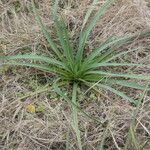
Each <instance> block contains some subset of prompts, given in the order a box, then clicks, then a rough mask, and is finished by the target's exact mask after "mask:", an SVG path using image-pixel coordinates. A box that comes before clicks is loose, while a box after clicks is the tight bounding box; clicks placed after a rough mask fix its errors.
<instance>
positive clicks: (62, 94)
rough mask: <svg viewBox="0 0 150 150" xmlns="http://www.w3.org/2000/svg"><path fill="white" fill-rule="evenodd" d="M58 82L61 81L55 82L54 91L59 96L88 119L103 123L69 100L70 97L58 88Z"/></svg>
mask: <svg viewBox="0 0 150 150" xmlns="http://www.w3.org/2000/svg"><path fill="white" fill-rule="evenodd" d="M58 81H59V79H58V80H56V81H55V82H54V84H53V87H54V91H55V92H56V93H57V94H58V95H60V96H61V97H62V98H63V99H64V100H65V101H66V102H68V103H69V104H70V106H72V107H75V108H76V109H77V110H78V111H79V112H81V113H83V114H84V115H85V116H86V117H88V118H89V119H91V120H93V121H96V122H99V123H101V122H100V120H99V119H96V118H95V117H92V116H90V115H88V114H87V113H86V112H84V111H83V110H82V109H81V108H80V107H79V106H77V105H76V104H75V103H74V102H72V101H71V100H70V99H69V98H68V96H66V95H65V94H64V93H63V92H62V91H61V90H60V88H59V87H58V84H57V82H58Z"/></svg>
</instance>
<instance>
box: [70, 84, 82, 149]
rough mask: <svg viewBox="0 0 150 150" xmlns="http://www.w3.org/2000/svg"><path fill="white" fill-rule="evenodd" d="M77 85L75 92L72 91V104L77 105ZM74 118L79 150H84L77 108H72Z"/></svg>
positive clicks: (75, 85)
mask: <svg viewBox="0 0 150 150" xmlns="http://www.w3.org/2000/svg"><path fill="white" fill-rule="evenodd" d="M77 87H78V85H77V83H74V84H73V91H72V102H73V103H74V104H76V105H77ZM72 117H73V124H72V126H73V128H74V130H75V133H76V136H77V141H78V147H79V150H82V142H81V136H80V130H79V121H78V109H76V108H75V107H72Z"/></svg>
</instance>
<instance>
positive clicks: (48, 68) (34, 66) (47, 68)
mask: <svg viewBox="0 0 150 150" xmlns="http://www.w3.org/2000/svg"><path fill="white" fill-rule="evenodd" d="M3 65H12V66H26V67H32V68H36V69H39V70H42V71H45V72H48V73H53V74H55V70H54V69H51V68H50V67H48V66H45V65H40V64H32V63H19V62H14V61H13V62H6V63H3Z"/></svg>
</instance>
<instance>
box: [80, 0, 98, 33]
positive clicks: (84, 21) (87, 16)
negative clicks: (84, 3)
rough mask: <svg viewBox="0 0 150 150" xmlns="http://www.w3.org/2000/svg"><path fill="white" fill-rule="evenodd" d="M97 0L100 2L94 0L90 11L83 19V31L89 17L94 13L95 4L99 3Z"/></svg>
mask: <svg viewBox="0 0 150 150" xmlns="http://www.w3.org/2000/svg"><path fill="white" fill-rule="evenodd" d="M97 2H98V0H93V2H92V4H91V6H90V8H89V9H88V11H87V13H86V15H85V18H84V20H83V24H82V27H81V32H82V30H83V29H84V27H85V25H86V23H87V21H88V19H89V17H90V16H91V13H92V11H93V9H94V6H95V5H96V4H97Z"/></svg>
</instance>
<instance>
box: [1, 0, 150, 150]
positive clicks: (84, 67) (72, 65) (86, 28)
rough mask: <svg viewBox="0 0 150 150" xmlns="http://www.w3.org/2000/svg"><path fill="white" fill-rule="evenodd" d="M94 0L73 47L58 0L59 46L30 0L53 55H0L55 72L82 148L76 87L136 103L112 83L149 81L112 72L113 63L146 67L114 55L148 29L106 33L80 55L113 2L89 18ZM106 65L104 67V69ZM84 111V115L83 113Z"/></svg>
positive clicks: (11, 62) (14, 62)
mask: <svg viewBox="0 0 150 150" xmlns="http://www.w3.org/2000/svg"><path fill="white" fill-rule="evenodd" d="M97 2H98V0H94V1H93V3H92V7H91V8H89V9H88V11H87V13H86V15H85V19H84V20H83V24H82V26H81V30H80V34H79V41H77V43H78V44H76V45H75V46H74V47H76V49H73V47H72V45H73V43H71V42H70V38H69V34H68V29H67V27H66V24H65V21H64V20H63V19H62V18H61V19H60V18H58V13H57V11H58V8H59V5H58V4H59V0H55V4H54V7H53V12H52V17H53V22H54V27H55V30H56V34H57V36H58V39H59V41H60V45H61V47H60V46H58V45H57V44H56V43H55V42H54V40H53V39H52V38H51V36H50V34H49V33H48V31H47V29H46V27H45V25H44V24H43V23H42V20H41V18H40V17H39V15H38V14H37V10H36V7H35V4H34V2H32V4H33V11H34V14H35V17H36V20H37V23H38V25H39V27H40V29H41V31H42V33H43V34H44V36H45V38H46V40H47V42H48V44H49V46H50V48H51V49H50V50H51V53H52V55H53V56H52V57H50V56H43V55H37V54H22V55H15V56H1V57H0V59H1V60H3V64H4V65H17V66H28V67H32V68H36V69H39V70H41V71H43V72H48V73H50V74H53V75H55V77H56V78H55V79H56V80H55V83H54V85H53V87H54V90H55V91H56V93H58V94H59V95H60V96H62V97H63V99H64V100H66V101H67V102H68V103H69V104H70V105H71V107H72V118H73V123H72V125H73V128H74V131H75V133H76V137H77V142H78V147H79V149H80V150H81V149H82V144H81V137H80V130H79V127H78V117H77V116H78V115H77V114H78V111H81V112H83V111H82V110H81V109H80V107H79V105H78V104H77V88H79V87H81V86H82V85H85V86H87V87H91V88H90V89H93V88H94V90H96V91H99V90H100V89H101V90H108V91H111V92H112V93H114V94H116V95H117V96H120V97H121V98H122V99H123V100H126V101H127V102H130V103H132V104H135V105H136V102H135V100H134V99H133V98H131V97H129V96H127V95H125V94H124V93H123V92H121V91H120V90H117V89H115V88H114V87H115V85H119V86H122V87H127V88H133V89H138V90H144V89H145V86H142V85H139V84H137V83H136V82H131V79H136V80H145V81H146V80H147V81H150V76H148V75H141V74H131V73H121V72H115V71H114V72H113V70H114V69H113V67H118V68H120V67H122V66H126V67H130V66H132V67H135V66H136V67H150V66H148V65H144V64H135V63H128V62H124V63H119V62H118V61H116V59H117V58H119V57H122V56H125V55H127V54H128V53H131V52H135V51H137V50H138V49H128V50H126V51H122V52H119V53H118V52H117V49H119V48H120V47H122V46H123V45H127V44H130V43H131V42H132V41H133V40H134V39H135V38H144V37H149V36H150V31H147V32H143V33H138V34H133V35H130V36H124V37H121V38H114V37H110V38H108V39H107V40H106V41H105V42H103V43H101V45H100V46H99V47H97V48H95V49H93V50H92V51H91V52H90V53H89V54H88V55H86V56H85V55H84V54H85V46H86V43H87V40H88V37H89V35H90V33H91V31H92V29H93V27H94V26H95V24H96V22H97V20H99V19H100V18H102V16H103V15H104V14H105V12H106V11H107V10H108V8H109V7H110V6H111V5H112V4H113V3H114V0H106V2H105V3H104V4H103V6H101V8H100V9H99V10H98V12H97V13H96V14H95V15H94V16H93V18H92V19H90V18H91V17H92V16H91V15H92V12H93V9H94V7H93V6H94V5H96V3H97ZM23 60H31V62H30V61H28V63H27V62H26V61H23ZM106 67H107V69H105V68H106ZM108 68H110V70H111V71H109V69H108ZM62 82H64V83H70V84H67V85H68V86H72V100H70V98H69V97H68V96H66V95H65V94H64V93H63V92H62V91H61V90H60V87H59V84H60V83H62ZM95 83H96V84H95ZM93 84H94V86H93ZM148 90H150V88H148ZM83 113H84V112H83ZM84 114H85V115H87V114H86V113H84ZM87 116H88V115H87Z"/></svg>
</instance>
